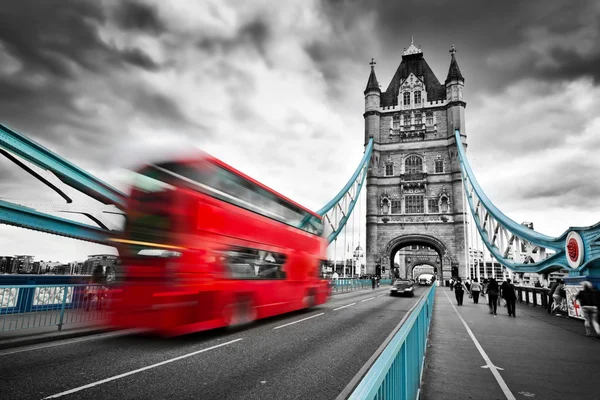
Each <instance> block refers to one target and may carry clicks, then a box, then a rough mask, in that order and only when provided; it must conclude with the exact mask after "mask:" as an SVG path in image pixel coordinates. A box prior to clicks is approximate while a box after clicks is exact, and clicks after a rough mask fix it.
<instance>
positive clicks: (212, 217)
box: [111, 154, 329, 335]
mask: <svg viewBox="0 0 600 400" xmlns="http://www.w3.org/2000/svg"><path fill="white" fill-rule="evenodd" d="M114 240H115V241H117V242H118V247H119V253H120V255H121V259H122V265H123V277H122V283H121V285H120V286H119V289H117V290H116V291H115V293H114V294H113V301H112V304H113V305H114V307H113V313H112V318H111V325H113V326H116V327H119V328H149V329H153V330H155V331H157V332H159V333H162V334H166V335H177V334H184V333H188V332H193V331H199V330H205V329H212V328H217V327H223V326H236V325H242V324H245V323H248V322H251V321H253V320H255V319H259V318H265V317H269V316H273V315H277V314H281V313H286V312H290V311H294V310H298V309H301V308H306V307H311V306H314V305H318V304H322V303H324V302H325V301H327V297H328V295H329V285H328V283H327V281H325V280H322V279H320V270H321V265H322V262H324V260H325V258H326V248H327V243H326V240H325V239H324V237H323V223H322V219H321V217H320V216H319V215H317V214H315V213H314V212H312V211H310V210H308V209H306V208H304V207H302V206H300V205H298V204H297V203H295V202H293V201H292V200H290V199H288V198H286V197H284V196H282V195H280V194H278V193H277V192H275V191H274V190H272V189H270V188H268V187H266V186H265V185H263V184H261V183H259V182H257V181H255V180H254V179H252V178H250V177H248V176H246V175H244V174H243V173H241V172H239V171H237V170H235V169H234V168H232V167H230V166H229V165H227V164H225V163H223V162H221V161H220V160H218V159H216V158H214V157H211V156H208V155H204V154H203V155H202V156H200V157H197V158H194V159H191V160H190V159H188V160H185V161H178V162H168V163H160V164H152V165H149V166H147V167H145V168H143V169H141V170H140V171H138V173H137V174H136V182H135V184H134V185H133V188H132V191H131V196H130V200H129V204H128V207H127V223H126V227H125V230H124V236H123V237H122V238H119V239H114Z"/></svg>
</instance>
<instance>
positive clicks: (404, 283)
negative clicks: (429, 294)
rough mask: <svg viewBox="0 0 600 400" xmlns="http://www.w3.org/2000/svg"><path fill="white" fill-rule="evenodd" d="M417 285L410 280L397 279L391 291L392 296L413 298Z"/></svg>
mask: <svg viewBox="0 0 600 400" xmlns="http://www.w3.org/2000/svg"><path fill="white" fill-rule="evenodd" d="M414 289H415V284H414V281H413V280H410V279H396V280H395V281H394V284H393V285H392V288H391V289H390V296H409V297H413V296H414V295H415V293H414Z"/></svg>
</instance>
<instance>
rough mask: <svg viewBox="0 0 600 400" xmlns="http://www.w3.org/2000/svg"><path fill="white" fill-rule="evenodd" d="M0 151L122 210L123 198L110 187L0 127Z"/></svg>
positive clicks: (53, 154)
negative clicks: (50, 173) (18, 157)
mask: <svg viewBox="0 0 600 400" xmlns="http://www.w3.org/2000/svg"><path fill="white" fill-rule="evenodd" d="M0 147H1V148H3V149H5V150H7V151H9V152H12V153H14V154H17V155H19V156H20V157H22V158H24V159H26V160H27V161H29V162H31V163H32V164H34V165H37V166H38V167H40V168H42V169H45V170H49V171H52V172H53V173H54V174H56V176H57V177H58V178H59V179H60V180H61V181H63V182H64V183H65V184H67V185H69V186H71V187H73V188H75V189H77V190H79V191H80V192H82V193H84V194H86V195H88V196H90V197H92V198H93V199H96V200H98V201H100V202H102V203H104V204H114V205H115V206H117V207H119V208H121V209H123V208H124V207H125V201H126V198H127V196H126V195H125V194H124V193H122V192H120V191H119V190H117V189H115V188H114V187H112V186H111V185H109V184H108V183H106V182H103V181H102V180H100V179H98V178H96V177H95V176H93V175H91V174H89V173H88V172H86V171H84V170H83V169H81V168H79V167H77V166H76V165H74V164H72V163H70V162H69V161H67V160H65V159H64V158H62V157H60V156H59V155H57V154H55V153H53V152H51V151H50V150H48V149H47V148H45V147H44V146H42V145H40V144H39V143H36V142H34V141H33V140H31V139H29V138H27V137H25V136H24V135H22V134H20V133H18V132H16V131H14V130H12V129H10V128H8V127H7V126H6V125H2V124H0Z"/></svg>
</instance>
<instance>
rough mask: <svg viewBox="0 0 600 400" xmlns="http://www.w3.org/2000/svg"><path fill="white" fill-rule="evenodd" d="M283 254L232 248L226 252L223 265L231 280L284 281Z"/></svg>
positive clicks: (284, 258)
mask: <svg viewBox="0 0 600 400" xmlns="http://www.w3.org/2000/svg"><path fill="white" fill-rule="evenodd" d="M285 260H286V257H285V255H284V254H280V253H275V252H270V251H264V250H257V249H251V248H246V247H237V246H236V247H232V248H231V249H230V250H228V251H227V252H226V257H225V264H226V266H227V268H228V270H229V273H230V277H231V278H232V279H285V277H286V274H285V272H284V271H283V265H284V264H285Z"/></svg>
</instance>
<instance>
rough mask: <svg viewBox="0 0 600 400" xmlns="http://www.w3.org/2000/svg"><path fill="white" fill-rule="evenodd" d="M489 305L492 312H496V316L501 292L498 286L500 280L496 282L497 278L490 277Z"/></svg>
mask: <svg viewBox="0 0 600 400" xmlns="http://www.w3.org/2000/svg"><path fill="white" fill-rule="evenodd" d="M487 289H488V301H489V302H488V305H489V307H490V314H494V316H496V310H497V307H498V293H499V291H500V290H499V288H498V282H496V280H495V279H494V278H490V281H489V284H488V288H487Z"/></svg>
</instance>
